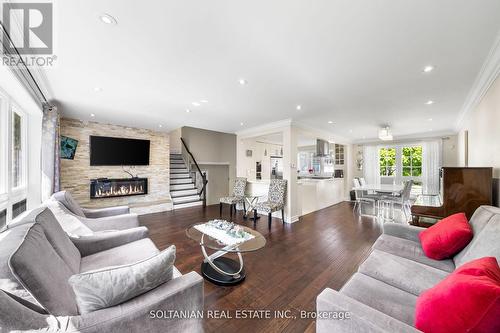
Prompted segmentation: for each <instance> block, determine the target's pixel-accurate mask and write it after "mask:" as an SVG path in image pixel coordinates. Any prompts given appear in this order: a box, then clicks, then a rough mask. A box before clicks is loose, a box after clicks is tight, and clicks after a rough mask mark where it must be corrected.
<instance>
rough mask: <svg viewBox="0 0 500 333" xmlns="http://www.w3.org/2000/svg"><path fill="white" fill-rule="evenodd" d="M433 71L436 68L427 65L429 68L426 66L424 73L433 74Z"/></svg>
mask: <svg viewBox="0 0 500 333" xmlns="http://www.w3.org/2000/svg"><path fill="white" fill-rule="evenodd" d="M433 70H434V66H432V65H427V66H425V67H424V69H423V72H424V73H430V72H432V71H433Z"/></svg>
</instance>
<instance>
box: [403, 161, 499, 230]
mask: <svg viewBox="0 0 500 333" xmlns="http://www.w3.org/2000/svg"><path fill="white" fill-rule="evenodd" d="M492 182H493V168H451V167H445V168H442V169H441V188H440V194H439V197H438V198H434V200H433V199H432V198H426V199H425V200H418V199H417V201H416V203H415V204H414V205H413V206H412V207H411V213H412V215H413V217H414V221H415V222H417V221H418V219H419V218H420V217H429V218H436V219H442V218H444V217H446V216H449V215H451V214H455V213H459V212H464V213H465V214H466V215H467V218H469V219H470V218H471V216H472V214H474V211H475V210H476V209H477V208H478V207H479V206H481V205H491V202H492V192H493V185H492Z"/></svg>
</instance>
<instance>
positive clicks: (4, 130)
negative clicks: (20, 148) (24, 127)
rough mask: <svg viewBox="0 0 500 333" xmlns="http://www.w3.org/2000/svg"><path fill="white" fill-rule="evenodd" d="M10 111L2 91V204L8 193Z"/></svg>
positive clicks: (0, 146)
mask: <svg viewBox="0 0 500 333" xmlns="http://www.w3.org/2000/svg"><path fill="white" fill-rule="evenodd" d="M8 119H9V118H8V111H7V99H6V98H5V97H4V96H3V95H2V92H1V91H0V161H2V162H1V163H0V202H1V201H2V198H1V196H2V195H5V194H6V193H7V174H6V172H7V169H6V168H7V166H8V158H7V145H8V141H9V135H8V134H9V130H8V126H7V123H8Z"/></svg>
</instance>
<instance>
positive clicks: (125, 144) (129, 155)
mask: <svg viewBox="0 0 500 333" xmlns="http://www.w3.org/2000/svg"><path fill="white" fill-rule="evenodd" d="M149 144H150V142H149V140H137V139H125V138H111V137H106V136H90V165H149Z"/></svg>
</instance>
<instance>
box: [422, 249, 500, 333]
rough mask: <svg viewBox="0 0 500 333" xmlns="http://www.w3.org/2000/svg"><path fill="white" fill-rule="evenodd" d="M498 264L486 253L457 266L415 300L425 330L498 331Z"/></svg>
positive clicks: (499, 311)
mask: <svg viewBox="0 0 500 333" xmlns="http://www.w3.org/2000/svg"><path fill="white" fill-rule="evenodd" d="M499 318H500V267H498V262H497V260H496V258H493V257H485V258H480V259H476V260H473V261H471V262H469V263H466V264H464V265H463V266H461V267H459V268H458V269H457V270H456V271H455V272H453V273H451V274H450V275H449V276H448V277H447V278H446V279H444V280H443V281H441V282H440V283H438V284H437V285H436V286H435V287H433V288H431V289H429V290H428V291H426V292H424V293H423V294H422V295H421V296H420V297H419V298H418V300H417V305H416V311H415V326H416V327H417V328H418V329H419V330H422V331H424V332H436V333H440V332H443V333H445V332H500V320H499Z"/></svg>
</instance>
